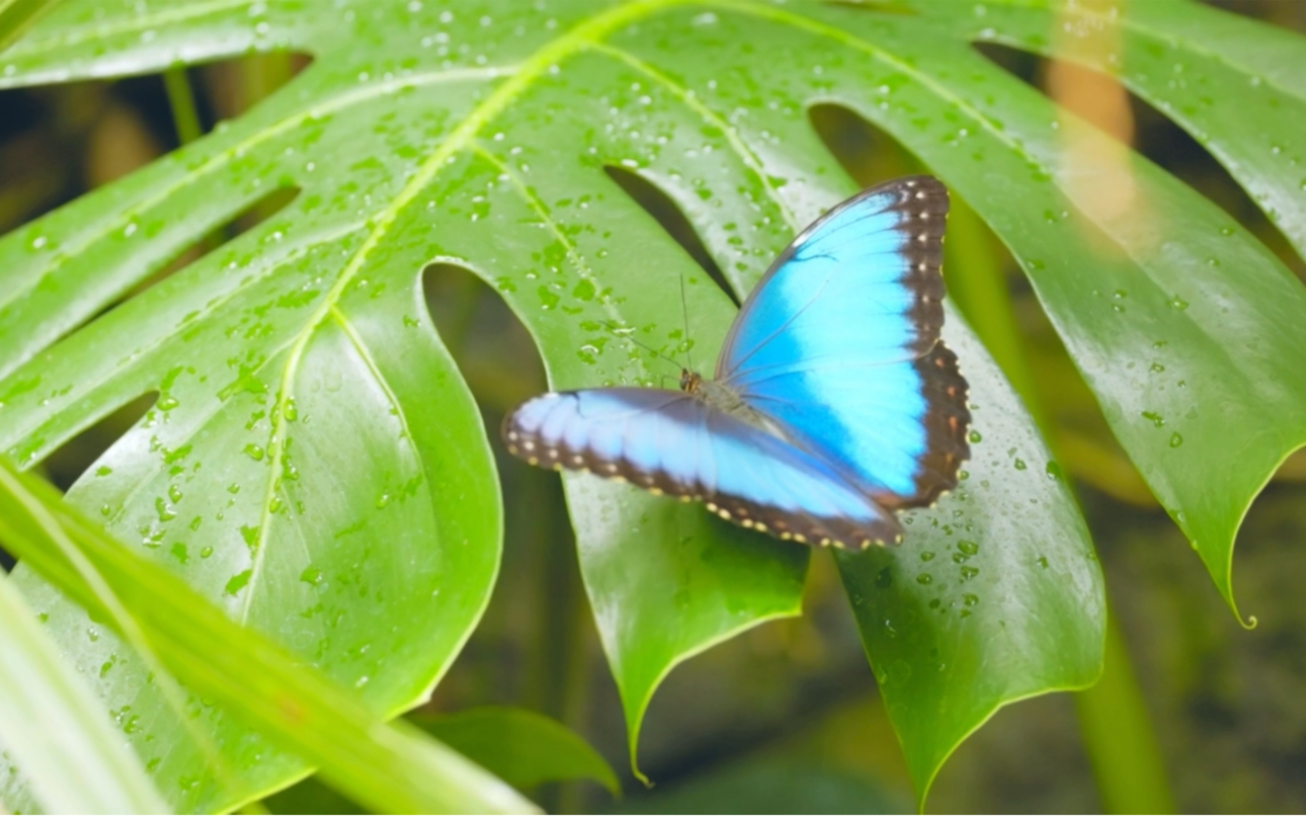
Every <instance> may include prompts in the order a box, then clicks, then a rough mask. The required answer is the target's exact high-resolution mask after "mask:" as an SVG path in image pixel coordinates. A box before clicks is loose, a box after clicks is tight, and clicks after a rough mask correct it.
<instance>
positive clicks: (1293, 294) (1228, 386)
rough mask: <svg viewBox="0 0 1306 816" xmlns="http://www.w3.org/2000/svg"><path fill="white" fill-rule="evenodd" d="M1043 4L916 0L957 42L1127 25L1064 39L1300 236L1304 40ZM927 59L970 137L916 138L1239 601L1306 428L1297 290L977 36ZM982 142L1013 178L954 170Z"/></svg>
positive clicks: (1164, 8) (1040, 38)
mask: <svg viewBox="0 0 1306 816" xmlns="http://www.w3.org/2000/svg"><path fill="white" fill-rule="evenodd" d="M1036 6H1039V7H1033V8H1030V7H1018V6H1015V5H1010V6H1008V5H1006V4H1002V3H997V4H985V5H984V6H983V11H982V13H981V12H979V11H976V12H975V13H974V14H972V15H971V16H969V17H967V16H965V15H958V14H956V13H954V12H953V11H949V12H948V13H942V14H941V13H940V12H941V11H942V10H941V9H940V7H939V6H938V5H937V4H929V3H919V4H917V9H918V10H919V11H920V12H922V13H925V14H929V15H934V16H936V17H938V22H939V23H940V26H939V27H937V28H936V29H935V38H934V39H933V40H932V41H931V42H929V43H928V45H927V44H926V43H925V42H923V41H922V42H920V43H919V44H918V46H917V47H916V48H915V49H914V51H913V53H914V54H923V53H924V52H925V49H927V48H928V49H931V53H934V54H948V53H949V49H946V48H940V46H939V42H938V40H939V39H940V38H949V37H953V38H956V39H957V40H959V41H962V42H964V41H966V40H968V39H970V38H971V37H975V38H980V39H989V40H994V41H997V42H1002V43H1005V44H1008V45H1011V46H1014V47H1017V48H1023V49H1027V50H1032V51H1036V52H1040V53H1045V54H1052V53H1060V51H1059V49H1058V46H1059V45H1061V43H1059V42H1058V41H1057V40H1056V38H1055V37H1053V36H1052V35H1050V33H1049V32H1052V31H1054V30H1062V27H1063V26H1071V27H1072V29H1073V30H1081V29H1082V30H1085V31H1096V32H1099V34H1098V36H1117V35H1118V37H1119V39H1120V46H1119V48H1116V47H1112V48H1109V49H1103V50H1102V52H1101V54H1099V55H1098V58H1097V59H1094V57H1093V54H1094V53H1095V49H1092V48H1077V49H1073V50H1071V51H1069V54H1070V56H1071V58H1074V59H1079V60H1080V61H1083V62H1086V63H1087V64H1089V65H1091V66H1092V67H1095V68H1098V69H1100V70H1104V71H1107V72H1109V73H1111V74H1112V75H1114V76H1117V77H1118V78H1119V80H1120V81H1121V82H1122V83H1123V84H1125V85H1126V86H1127V87H1129V88H1130V89H1131V90H1133V91H1134V92H1135V93H1137V94H1139V95H1140V96H1142V97H1143V98H1145V99H1147V100H1148V101H1150V102H1151V103H1152V104H1153V105H1155V106H1156V107H1157V108H1159V109H1160V110H1161V111H1163V112H1164V113H1166V114H1167V115H1169V116H1170V117H1172V118H1173V119H1174V120H1175V122H1176V123H1178V124H1180V125H1181V126H1183V127H1184V128H1185V129H1187V130H1188V131H1189V132H1190V133H1191V134H1192V135H1193V136H1194V137H1195V138H1196V139H1197V140H1198V141H1199V142H1201V143H1202V145H1203V146H1204V147H1206V149H1207V150H1209V151H1210V153H1211V155H1212V156H1214V157H1215V158H1216V159H1217V160H1218V161H1220V162H1221V163H1222V164H1223V165H1224V166H1225V167H1226V168H1227V169H1228V170H1229V172H1230V174H1231V175H1233V177H1234V178H1235V179H1236V180H1237V181H1238V182H1239V183H1240V184H1241V185H1242V186H1243V187H1244V188H1245V189H1246V190H1247V191H1248V193H1249V194H1250V195H1251V196H1252V198H1253V200H1255V201H1256V202H1257V203H1258V205H1259V206H1261V207H1262V209H1264V210H1265V212H1266V214H1267V215H1268V216H1269V217H1270V220H1271V221H1272V222H1274V223H1275V224H1276V225H1277V226H1278V227H1279V228H1280V229H1281V230H1282V231H1283V233H1284V234H1285V235H1286V236H1288V238H1289V239H1290V240H1291V241H1292V242H1293V243H1294V245H1295V246H1296V247H1297V249H1298V251H1299V252H1302V251H1306V196H1303V195H1302V190H1303V185H1306V169H1304V168H1306V154H1303V153H1302V151H1301V149H1300V140H1299V138H1298V133H1299V132H1300V130H1301V127H1300V122H1301V121H1302V120H1303V117H1304V116H1306V95H1304V94H1303V91H1302V89H1301V85H1300V83H1299V82H1297V81H1296V78H1297V77H1298V76H1299V75H1300V72H1296V73H1294V72H1293V68H1294V66H1295V67H1300V66H1303V65H1306V40H1303V39H1302V38H1301V37H1299V36H1296V35H1293V34H1291V33H1288V32H1285V31H1280V30H1276V29H1273V28H1271V27H1269V26H1265V25H1263V24H1260V23H1255V22H1252V21H1248V20H1243V19H1239V18H1237V17H1235V16H1233V15H1229V14H1226V13H1223V12H1219V11H1216V10H1214V9H1209V8H1205V7H1203V6H1200V5H1197V4H1191V3H1186V2H1185V3H1176V2H1167V3H1139V4H1131V5H1130V6H1129V7H1128V9H1127V11H1125V12H1123V13H1122V14H1121V15H1120V16H1119V18H1118V21H1119V22H1118V26H1117V25H1116V23H1114V22H1112V21H1111V20H1108V19H1104V18H1100V17H1099V18H1096V19H1094V17H1093V15H1092V13H1091V12H1085V11H1080V10H1069V11H1067V10H1063V9H1061V8H1060V6H1055V7H1052V8H1049V7H1048V4H1044V3H1038V4H1036ZM1066 15H1068V16H1066ZM1103 31H1105V32H1106V34H1105V35H1104V34H1101V33H1100V32H1103ZM889 47H893V46H889ZM1109 53H1114V54H1123V59H1122V60H1121V64H1119V65H1114V64H1108V62H1107V54H1109ZM931 61H932V62H934V63H936V64H937V66H938V68H940V69H945V70H946V71H947V77H946V78H944V77H942V75H940V76H939V78H937V80H936V82H937V84H938V85H939V86H940V87H941V89H942V90H943V91H944V92H946V93H948V94H950V95H952V96H953V97H955V98H956V99H957V101H958V105H957V107H956V112H954V113H953V118H954V119H956V120H957V121H956V122H955V123H951V124H949V125H948V126H947V127H941V128H940V130H941V131H942V130H947V129H948V128H950V129H951V130H952V131H953V132H955V131H956V129H957V127H958V125H964V126H966V127H969V128H970V132H971V134H972V135H973V138H968V139H967V142H968V143H969V144H970V146H971V150H970V151H958V150H950V149H949V145H947V144H945V145H943V146H935V147H931V148H930V149H928V150H927V149H921V150H920V151H918V152H919V153H920V155H921V157H922V158H923V159H924V160H925V161H926V162H928V163H929V164H931V166H933V167H935V168H936V169H937V170H938V171H939V172H941V173H943V174H944V175H945V176H947V177H948V178H949V181H950V182H952V183H953V184H955V185H956V186H957V188H958V189H959V190H960V191H961V192H962V194H963V195H964V196H965V197H966V199H967V200H968V201H970V202H971V203H972V204H973V205H974V206H975V209H976V210H977V211H978V212H979V213H980V214H981V215H982V216H984V217H985V219H986V220H987V221H988V222H989V224H990V226H992V227H993V229H994V231H995V232H997V233H998V234H999V236H1001V237H1002V238H1003V239H1004V240H1005V241H1006V242H1007V243H1008V245H1009V246H1010V247H1011V249H1012V252H1013V254H1015V255H1016V257H1017V258H1018V259H1019V260H1020V261H1021V264H1022V266H1024V268H1025V272H1026V274H1027V275H1029V277H1030V280H1031V282H1032V283H1033V284H1034V288H1035V291H1036V292H1037V293H1038V296H1039V299H1040V300H1041V301H1042V303H1043V306H1044V308H1045V309H1046V310H1047V312H1048V315H1049V317H1050V318H1051V319H1052V322H1053V324H1054V325H1055V326H1056V328H1057V331H1058V333H1060V335H1061V337H1062V340H1063V341H1064V342H1065V343H1066V346H1067V349H1068V350H1069V351H1070V353H1071V356H1072V358H1073V359H1074V360H1075V362H1076V364H1077V365H1078V366H1079V368H1080V371H1081V372H1082V373H1083V374H1084V377H1085V380H1086V381H1087V382H1088V384H1089V386H1090V388H1092V389H1093V391H1094V393H1095V394H1096V395H1097V398H1098V400H1099V402H1100V403H1101V405H1102V408H1103V411H1104V413H1105V415H1106V418H1107V420H1108V422H1109V423H1110V424H1111V427H1112V430H1113V431H1114V432H1115V434H1116V436H1117V438H1118V439H1119V440H1120V442H1121V445H1122V446H1123V447H1124V448H1125V450H1126V452H1127V453H1128V454H1129V456H1130V458H1131V459H1132V460H1133V461H1134V464H1135V466H1136V467H1137V468H1138V470H1139V472H1140V473H1141V474H1142V476H1143V478H1144V479H1145V480H1146V481H1147V483H1148V485H1149V487H1151V489H1152V491H1153V493H1154V494H1155V495H1156V497H1157V499H1158V500H1159V501H1160V502H1161V504H1162V505H1163V506H1164V507H1165V508H1166V509H1167V511H1168V512H1169V513H1170V515H1171V517H1172V518H1174V520H1175V522H1176V523H1177V524H1178V525H1179V527H1180V528H1181V529H1182V530H1183V531H1184V533H1185V535H1187V536H1188V539H1189V541H1190V542H1191V543H1192V545H1193V547H1194V549H1195V550H1196V551H1197V553H1198V554H1199V555H1200V556H1201V558H1202V560H1203V562H1204V563H1205V564H1206V567H1207V570H1208V571H1209V572H1210V573H1211V577H1212V578H1213V579H1214V581H1215V584H1216V587H1217V588H1218V589H1219V590H1220V593H1221V594H1222V595H1223V596H1224V598H1225V600H1226V601H1227V602H1228V603H1229V606H1230V608H1231V609H1233V611H1234V613H1235V614H1238V610H1237V606H1236V605H1235V602H1234V597H1233V585H1232V559H1233V543H1234V537H1235V535H1236V533H1237V531H1238V528H1239V526H1240V525H1241V523H1242V519H1243V516H1244V514H1245V513H1246V511H1247V508H1248V507H1249V506H1250V504H1251V502H1252V500H1253V499H1254V498H1255V497H1256V495H1257V494H1258V493H1259V492H1260V490H1261V488H1262V487H1263V486H1264V485H1265V483H1266V481H1268V480H1269V478H1270V476H1271V475H1272V474H1273V473H1274V471H1275V470H1276V469H1277V468H1278V467H1279V465H1280V464H1282V463H1283V461H1284V460H1285V459H1286V458H1287V457H1288V455H1289V454H1291V453H1292V452H1293V451H1294V450H1296V449H1297V448H1299V447H1301V446H1302V445H1303V444H1306V412H1303V411H1301V405H1302V404H1303V401H1306V370H1304V369H1303V368H1302V367H1301V366H1300V365H1298V364H1297V358H1298V357H1299V350H1300V349H1301V348H1302V347H1303V346H1304V345H1306V319H1303V317H1304V316H1306V290H1304V289H1303V287H1302V284H1301V282H1300V281H1298V280H1297V279H1296V278H1294V277H1293V276H1292V275H1291V273H1290V272H1288V270H1286V269H1285V268H1284V266H1283V264H1282V263H1281V262H1279V261H1278V259H1277V258H1275V256H1274V255H1273V254H1272V253H1270V252H1269V251H1268V250H1267V249H1266V248H1265V247H1264V246H1263V245H1262V244H1261V243H1260V242H1259V241H1257V240H1256V239H1255V238H1254V237H1253V236H1251V235H1250V234H1249V233H1248V232H1247V231H1246V230H1244V229H1243V228H1242V227H1240V226H1239V225H1238V224H1237V223H1236V222H1235V221H1234V220H1233V219H1232V218H1231V217H1229V216H1228V215H1227V214H1226V213H1224V212H1223V211H1221V210H1220V209H1219V208H1218V207H1216V206H1215V205H1214V204H1212V203H1211V202H1210V201H1207V200H1205V199H1203V198H1201V197H1200V196H1198V195H1197V194H1196V193H1194V192H1193V191H1192V190H1190V189H1189V188H1187V187H1186V186H1184V185H1183V184H1182V183H1180V182H1178V181H1177V180H1175V179H1174V178H1172V177H1171V176H1169V175H1167V174H1166V173H1164V172H1163V171H1161V170H1159V169H1158V168H1157V167H1155V166H1154V165H1152V164H1151V163H1150V162H1148V161H1146V160H1145V159H1142V158H1141V157H1138V156H1137V155H1132V154H1130V155H1126V156H1123V157H1122V158H1123V159H1124V163H1123V166H1122V167H1113V166H1111V162H1110V161H1106V162H1104V161H1103V157H1110V156H1112V155H1114V154H1115V151H1113V150H1112V149H1111V147H1110V144H1111V143H1110V142H1109V140H1107V139H1106V137H1104V136H1102V135H1101V134H1099V133H1097V132H1096V131H1093V130H1092V129H1091V128H1088V127H1087V126H1086V125H1083V124H1082V123H1079V122H1077V121H1076V120H1075V119H1074V118H1073V117H1068V116H1063V117H1062V118H1063V120H1064V125H1063V127H1062V128H1060V129H1059V130H1053V129H1050V128H1049V127H1048V125H1049V123H1050V122H1053V121H1055V120H1056V118H1057V116H1058V114H1057V111H1056V109H1055V108H1054V106H1053V105H1052V104H1051V103H1050V102H1049V101H1048V100H1046V99H1045V98H1043V97H1042V96H1041V95H1039V94H1037V93H1036V92H1034V91H1032V90H1030V89H1028V88H1025V87H1023V86H1019V85H1013V84H1012V83H1011V80H1010V77H1008V76H1007V75H1005V74H1004V73H1003V72H1002V71H1001V70H1000V69H998V68H996V67H995V66H993V65H992V64H990V63H988V62H987V61H985V60H983V59H980V58H979V57H977V56H975V55H974V54H972V53H970V52H969V51H965V52H963V51H958V52H957V54H956V58H947V59H943V60H931ZM996 89H1002V90H1001V92H1000V93H996V94H995V90H996ZM944 118H945V119H946V117H944ZM963 120H964V121H963ZM980 153H982V154H983V155H984V156H985V157H986V162H985V164H986V172H988V173H990V174H994V175H993V178H1003V179H1004V183H1001V184H995V183H989V182H988V181H985V180H984V179H981V178H975V179H974V181H973V183H971V184H967V183H966V181H965V179H964V178H962V177H961V176H954V175H953V174H952V173H951V171H952V170H953V169H954V168H960V167H963V166H973V165H974V162H973V158H972V157H973V156H974V155H976V154H980ZM949 154H951V155H949ZM1030 173H1033V174H1034V177H1035V179H1036V181H1038V182H1039V183H1037V184H1034V185H1027V187H1026V188H1022V191H1021V193H1020V196H1021V198H1022V203H1023V206H1022V208H1021V209H1020V211H1019V212H1017V211H1014V210H1013V209H1012V208H1011V207H1010V201H1011V196H1012V191H1011V190H1010V189H1009V188H1008V187H1007V184H1009V183H1010V182H1009V181H1005V180H1006V179H1011V178H1014V177H1017V176H1018V175H1028V174H1030ZM1095 175H1096V176H1097V177H1098V178H1105V179H1106V180H1107V181H1106V182H1105V185H1106V186H1104V187H1101V188H1100V189H1103V190H1105V191H1106V195H1105V196H1096V195H1094V193H1093V190H1092V185H1091V184H1089V185H1085V184H1084V183H1082V181H1081V182H1079V183H1077V182H1076V179H1077V178H1078V179H1080V180H1082V179H1085V178H1088V179H1091V178H1094V176H1095ZM1039 213H1042V214H1043V215H1045V216H1046V217H1045V218H1040V217H1039V216H1038V215H1037V214H1039ZM1253 620H1254V619H1253Z"/></svg>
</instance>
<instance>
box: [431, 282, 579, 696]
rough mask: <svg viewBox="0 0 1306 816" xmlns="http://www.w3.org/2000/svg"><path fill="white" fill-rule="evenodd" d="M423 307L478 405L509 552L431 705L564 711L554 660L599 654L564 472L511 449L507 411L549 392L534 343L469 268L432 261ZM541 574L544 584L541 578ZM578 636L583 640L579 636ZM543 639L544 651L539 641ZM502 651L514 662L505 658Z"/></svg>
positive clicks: (505, 547)
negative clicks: (581, 622)
mask: <svg viewBox="0 0 1306 816" xmlns="http://www.w3.org/2000/svg"><path fill="white" fill-rule="evenodd" d="M422 286H423V291H424V293H425V298H426V304H427V309H428V311H429V314H430V317H431V320H432V322H434V324H435V326H436V328H437V330H438V331H439V333H440V337H441V338H442V339H443V341H444V343H445V346H446V347H447V348H448V349H449V351H450V353H451V354H452V355H453V358H454V361H455V362H456V363H457V364H458V368H459V370H460V371H461V372H462V375H463V377H464V378H465V380H466V381H467V384H468V386H469V387H470V389H471V391H472V394H473V396H475V398H476V402H477V405H478V406H479V407H480V409H481V413H482V417H483V419H484V422H485V427H486V430H487V433H488V435H489V437H490V447H491V449H492V450H493V451H494V454H495V459H496V463H497V465H498V470H499V478H500V483H501V485H502V488H503V496H504V508H505V513H504V557H503V562H502V568H501V572H500V575H499V579H498V584H497V587H496V590H495V592H494V596H493V597H492V599H491V601H490V605H489V607H488V608H487V609H486V611H485V616H484V618H482V622H481V624H480V625H478V626H477V627H476V631H475V632H473V633H472V637H471V639H470V640H469V642H468V643H467V645H466V647H464V649H463V650H462V652H461V653H460V655H459V657H458V660H457V662H455V663H454V665H453V667H452V668H451V669H450V672H449V675H448V677H447V678H446V679H445V680H443V681H441V683H440V686H439V688H438V689H437V690H436V696H435V698H434V699H433V701H432V706H433V708H435V709H437V710H439V709H440V708H441V707H442V706H441V705H440V701H441V700H442V699H456V700H458V701H459V705H478V704H503V703H515V704H520V703H521V702H522V701H525V702H526V703H527V704H528V705H530V706H531V707H532V708H535V709H537V710H540V711H543V712H544V713H546V714H551V715H552V716H555V717H561V716H562V715H563V713H564V706H565V704H566V700H567V697H566V691H567V690H566V688H565V687H564V684H562V683H561V680H560V678H561V677H562V676H563V675H562V674H561V673H559V672H557V671H556V670H555V668H556V666H557V665H558V661H559V660H562V661H568V660H571V659H573V656H574V655H575V654H576V653H577V652H578V651H579V652H580V653H582V654H584V653H589V652H592V651H593V644H592V640H593V637H592V635H590V633H589V632H588V631H586V630H580V631H578V629H577V627H575V626H574V625H572V624H571V623H570V622H571V621H574V620H576V619H577V618H576V616H577V615H580V616H585V615H586V614H587V612H586V611H585V610H584V609H583V608H580V609H577V608H576V606H575V605H576V604H580V605H582V607H583V605H584V603H585V600H584V599H585V593H584V590H583V588H582V587H581V586H580V574H579V568H578V566H577V563H576V547H575V541H574V535H573V533H572V531H571V525H570V522H569V519H568V516H567V511H566V504H565V502H564V500H563V495H562V482H561V479H559V477H558V476H557V475H556V474H554V473H552V472H550V471H546V470H541V469H539V468H535V467H531V466H529V465H527V464H526V463H525V462H522V461H521V460H519V459H516V458H515V457H512V456H510V455H508V453H507V452H506V451H505V450H504V448H503V444H502V443H501V441H500V439H499V427H500V425H501V424H502V421H503V416H504V414H506V413H507V412H508V411H509V410H511V409H512V408H514V407H515V406H516V405H517V404H518V403H520V402H521V401H523V400H525V399H527V398H529V397H532V396H534V395H536V394H539V393H541V392H542V391H544V390H545V388H546V386H545V374H544V366H543V364H542V362H541V359H540V353H539V351H538V350H537V349H536V347H535V343H534V340H533V339H532V337H531V335H530V332H528V331H527V329H526V327H525V326H524V325H523V324H522V323H521V321H520V320H518V319H517V316H516V314H514V313H513V311H512V310H511V309H510V308H509V307H508V305H507V303H505V302H504V300H503V299H502V298H501V297H500V295H499V293H498V292H497V291H495V290H494V289H493V288H492V287H490V286H488V285H486V284H485V283H484V281H483V280H482V279H481V278H479V277H478V276H476V275H475V274H474V273H472V272H470V271H468V270H467V269H466V268H464V267H462V266H459V265H456V264H451V263H434V264H431V265H430V266H428V267H426V269H425V270H423V272H422ZM542 578H543V580H541V579H542ZM576 638H580V640H579V641H577V640H576ZM539 643H547V644H549V648H548V649H538V648H535V646H534V645H533V644H539ZM505 650H506V652H507V653H508V654H509V655H510V656H511V659H508V660H505V659H504V655H505Z"/></svg>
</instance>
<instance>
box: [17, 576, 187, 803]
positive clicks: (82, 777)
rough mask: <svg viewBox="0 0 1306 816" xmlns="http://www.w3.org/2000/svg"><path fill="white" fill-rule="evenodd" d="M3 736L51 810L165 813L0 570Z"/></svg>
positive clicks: (106, 721)
mask: <svg viewBox="0 0 1306 816" xmlns="http://www.w3.org/2000/svg"><path fill="white" fill-rule="evenodd" d="M0 738H3V743H4V746H5V750H6V753H7V754H8V755H9V756H10V757H11V758H12V759H13V760H14V761H15V762H16V763H17V765H18V767H19V769H21V771H22V772H23V774H25V775H26V776H27V778H28V779H30V780H31V783H32V789H33V790H34V791H35V793H36V796H37V799H38V800H39V801H40V803H41V805H42V807H43V808H44V809H45V811H46V812H48V813H167V812H169V810H168V806H167V804H166V803H165V802H164V801H163V797H162V796H160V795H159V793H158V791H156V790H155V789H154V785H153V783H151V781H150V778H149V776H147V775H146V773H145V768H144V767H142V765H141V763H140V760H139V759H137V757H136V755H135V754H133V753H132V752H131V750H130V749H128V748H127V746H126V745H125V744H124V742H123V739H122V735H121V734H120V733H118V731H117V729H115V728H114V726H113V724H112V723H111V722H110V720H109V716H108V714H107V713H106V712H105V710H104V707H103V706H102V704H101V703H100V701H99V700H97V699H96V698H95V695H94V694H92V693H91V690H90V688H89V687H87V686H86V685H85V683H83V682H82V679H81V678H80V677H79V676H77V673H76V672H75V671H73V669H72V667H71V666H69V665H68V664H67V663H66V662H64V660H63V658H62V657H61V656H60V655H59V653H58V651H57V650H56V648H55V646H54V644H53V643H51V642H50V640H49V638H48V637H47V636H46V634H45V632H44V631H43V630H42V629H41V625H40V624H39V623H37V620H36V616H35V615H34V614H33V613H32V610H31V609H30V608H28V606H27V604H26V602H25V601H24V600H23V598H22V595H21V594H20V593H19V592H18V590H17V588H15V587H14V586H13V584H12V582H10V580H9V578H8V577H7V576H5V575H4V574H3V573H0Z"/></svg>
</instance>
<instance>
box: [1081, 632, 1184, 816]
mask: <svg viewBox="0 0 1306 816" xmlns="http://www.w3.org/2000/svg"><path fill="white" fill-rule="evenodd" d="M1105 663H1106V665H1105V666H1104V668H1103V670H1102V678H1101V679H1100V680H1098V681H1097V685H1095V686H1093V687H1092V688H1089V689H1085V690H1084V691H1081V692H1079V693H1078V694H1076V695H1075V712H1076V713H1077V714H1078V715H1079V727H1080V731H1081V733H1082V735H1083V740H1084V749H1085V752H1086V753H1087V754H1088V760H1089V762H1090V763H1092V765H1093V775H1094V776H1095V777H1096V778H1097V789H1098V793H1099V795H1101V797H1102V809H1103V811H1104V812H1105V813H1174V812H1175V805H1174V797H1173V796H1172V795H1171V793H1170V788H1169V786H1168V784H1167V782H1166V772H1165V764H1164V762H1163V760H1162V758H1161V750H1160V747H1159V746H1158V745H1157V743H1156V737H1155V735H1154V734H1153V733H1152V729H1151V728H1150V727H1149V723H1148V718H1147V706H1146V703H1145V702H1144V701H1143V695H1142V692H1141V691H1140V689H1139V687H1138V679H1137V678H1136V677H1135V676H1134V668H1133V666H1132V665H1131V664H1130V660H1129V649H1128V646H1127V644H1126V643H1125V639H1124V636H1123V635H1122V634H1121V633H1120V629H1119V627H1117V626H1116V624H1115V623H1114V621H1112V622H1109V623H1108V625H1107V630H1106V660H1105Z"/></svg>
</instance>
